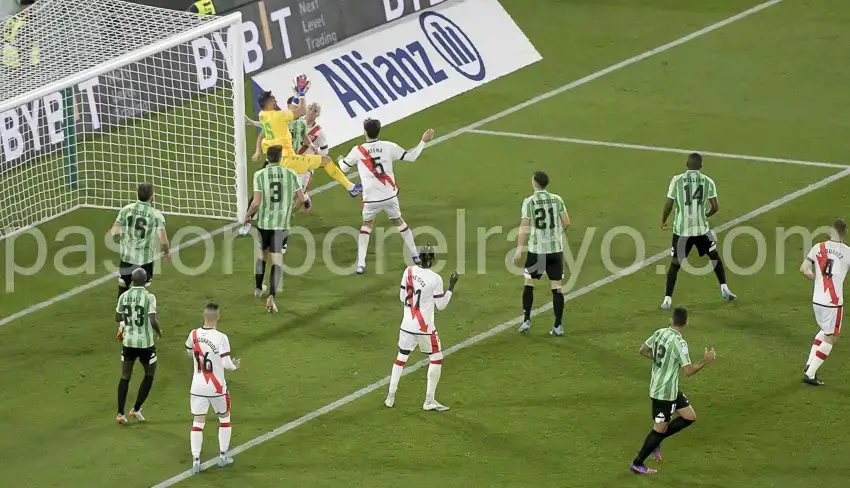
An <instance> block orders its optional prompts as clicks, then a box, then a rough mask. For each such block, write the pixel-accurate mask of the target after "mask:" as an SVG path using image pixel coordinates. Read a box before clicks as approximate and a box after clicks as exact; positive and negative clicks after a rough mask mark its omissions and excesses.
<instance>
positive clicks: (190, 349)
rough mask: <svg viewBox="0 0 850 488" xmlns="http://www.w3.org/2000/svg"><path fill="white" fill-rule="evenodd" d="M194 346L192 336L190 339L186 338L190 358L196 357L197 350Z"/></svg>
mask: <svg viewBox="0 0 850 488" xmlns="http://www.w3.org/2000/svg"><path fill="white" fill-rule="evenodd" d="M192 346H194V342H193V341H192V334H189V337H187V338H186V355H187V356H189V357H190V358H194V357H195V348H194V347H192Z"/></svg>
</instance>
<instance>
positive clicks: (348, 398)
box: [154, 0, 850, 488]
mask: <svg viewBox="0 0 850 488" xmlns="http://www.w3.org/2000/svg"><path fill="white" fill-rule="evenodd" d="M780 2H782V0H771V1H769V2H765V3H762V4H760V5H757V6H755V7H753V8H751V9H749V10H745V11H743V12H741V13H739V14H737V15H734V16H732V17H729V18H728V19H726V20H723V21H720V22H718V23H716V24H713V25H710V26H708V27H706V28H704V29H700V30H698V31H696V32H694V33H692V34H689V35H687V36H685V37H682V38H680V39H677V40H675V41H673V42H670V43H668V44H665V45H663V46H660V47H657V48H655V49H653V50H651V51H647V52H645V53H643V54H640V55H638V56H635V57H632V58H629V59H627V60H625V61H622V62H620V63H617V64H615V65H612V66H609V67H608V68H605V69H603V70H602V71H598V72H596V73H594V74H592V75H589V76H586V77H584V78H581V79H579V80H576V81H574V82H572V83H570V84H568V85H564V86H562V87H560V88H558V89H555V90H552V91H550V92H548V93H545V94H543V95H540V96H537V97H535V98H532V99H530V100H528V101H526V102H523V103H521V104H519V105H515V106H513V107H511V108H509V109H507V110H503V111H502V112H499V113H497V114H495V115H492V116H490V117H487V118H486V119H482V120H479V121H478V122H475V123H472V124H470V125H468V126H466V127H464V128H462V129H458V130H456V131H454V132H451V133H449V134H446V135H444V136H442V137H438V138H436V139H434V141H432V142H431V144H432V145H433V144H439V143H441V142H444V141H447V140H450V139H453V138H455V137H457V136H459V135H461V134H463V133H465V132H469V131H471V130H474V129H477V128H478V127H481V126H482V125H484V124H487V123H490V122H492V121H494V120H498V119H500V118H502V117H505V116H507V115H510V114H513V113H515V112H517V111H519V110H522V109H523V108H526V107H529V106H531V105H534V104H536V103H540V102H542V101H544V100H547V99H549V98H551V97H553V96H555V95H558V94H560V93H563V92H565V91H568V90H571V89H573V88H576V87H578V86H581V85H584V84H585V83H589V82H591V81H593V80H595V79H597V78H600V77H602V76H604V75H606V74H608V73H611V72H613V71H617V70H619V69H622V68H625V67H626V66H629V65H632V64H634V63H636V62H638V61H642V60H644V59H646V58H648V57H650V56H654V55H656V54H658V53H661V52H664V51H667V50H669V49H672V48H674V47H676V46H679V45H681V44H684V43H686V42H688V41H690V40H693V39H696V38H698V37H700V36H703V35H705V34H708V33H709V32H712V31H714V30H717V29H719V28H721V27H724V26H726V25H729V24H731V23H733V22H736V21H738V20H741V19H743V18H746V17H748V16H750V15H752V14H754V13H756V12H760V11H761V10H764V9H766V8H768V7H771V6H773V5H776V4H778V3H780ZM848 174H850V169H847V170H845V171H842V172H841V173H838V174H836V175H833V176H830V177H829V178H825V179H823V180H821V181H819V182H817V183H813V184H811V185H809V186H807V187H805V188H803V189H802V190H798V191H796V192H794V193H790V194H788V195H786V196H784V197H782V198H780V199H778V200H774V201H773V202H771V203H769V204H767V205H765V206H763V207H761V208H759V209H756V210H754V211H752V212H750V213H748V214H746V215H743V216H741V217H739V218H737V219H735V220H732V221H730V222H728V223H727V224H724V225H722V226H720V227H718V229H717V230H718V231H722V230H724V229H727V228H728V227H730V226H732V225H736V224H737V223H739V222H743V221H745V220H749V219H751V218H753V217H756V216H758V215H761V214H762V213H764V212H767V211H769V210H772V209H774V208H776V207H778V206H780V205H783V204H784V203H787V202H789V201H791V200H793V199H795V198H798V197H800V196H802V195H805V194H806V193H809V192H812V191H815V190H817V189H819V188H821V187H823V186H825V185H828V184H829V183H831V182H833V181H835V180H837V179H839V178H843V177H844V176H847V175H848ZM329 185H330V186H333V185H332V184H329ZM665 255H667V252H661V253H658V254H656V255H655V256H652V257H651V258H649V259H645V260H644V261H642V262H640V263H637V264H635V265H633V266H631V267H629V268H627V269H625V270H623V271H621V272H619V273H616V274H613V275H610V276H608V277H606V278H604V279H602V280H599V281H597V282H595V283H592V284H590V285H588V286H585V287H584V288H581V289H579V290H576V291H574V292H571V293H569V294H568V295H566V296H565V297H564V300H565V301H568V300H574V299H576V298H578V297H580V296H583V295H585V294H587V293H589V292H591V291H593V290H595V289H597V288H599V287H601V286H603V285H606V284H608V283H611V282H613V281H616V280H618V279H620V278H622V277H623V276H627V275H629V274H632V273H634V272H635V271H637V270H639V269H641V268H644V267H646V266H649V265H650V264H652V263H655V262H657V261H658V260H660V259H662V258H663V257H664V256H665ZM551 308H552V303H551V302H550V303H548V304H546V305H544V306H542V307H539V308H537V309H535V310H534V311H533V312H532V314H533V315H537V314H540V313H542V312H545V311H547V310H549V309H551ZM521 320H522V316H520V317H516V318H514V319H512V320H509V321H508V322H505V323H503V324H501V325H498V326H496V327H494V328H492V329H490V330H488V331H487V332H484V333H482V334H479V335H476V336H473V337H470V338H469V339H466V340H465V341H463V342H461V343H459V344H455V345H454V346H452V347H450V348H448V349H446V350H445V351H444V352H443V355H444V356H445V355H449V354H453V353H455V352H457V351H460V350H461V349H465V348H467V347H469V346H472V345H474V344H476V343H478V342H481V341H483V340H485V339H487V338H489V337H492V336H494V335H496V334H498V333H499V332H502V331H504V330H505V329H508V328H510V327H511V326H514V325H517V324H519V323H520V321H521ZM425 364H427V360H422V361H419V362H418V363H416V364H413V365H411V366H408V367H407V368H405V370H404V373H403V374H404V375H407V374H410V373H412V372H414V371H416V370H418V369H420V368H422V366H424V365H425ZM388 383H389V377H386V378H383V379H382V380H380V381H377V382H375V383H372V384H371V385H369V386H366V387H364V388H361V389H359V390H357V391H355V392H354V393H351V394H350V395H348V396H345V397H343V398H340V399H339V400H337V401H335V402H333V403H329V404H328V405H325V406H324V407H322V408H320V409H318V410H314V411H312V412H310V413H308V414H306V415H304V416H302V417H300V418H298V419H295V420H293V421H292V422H289V423H287V424H284V425H282V426H280V427H278V428H276V429H274V430H272V431H270V432H267V433H265V434H263V435H261V436H259V437H256V438H254V439H252V440H250V441H248V442H246V443H245V444H242V445H240V446H237V447H235V448H233V449H232V450H231V453H232V454H233V455H234V456H235V455H237V454H239V453H242V452H244V451H246V450H248V449H250V448H252V447H254V446H257V445H259V444H262V443H264V442H266V441H268V440H270V439H273V438H275V437H277V436H279V435H281V434H284V433H286V432H288V431H290V430H292V429H294V428H296V427H298V426H299V425H302V424H305V423H307V422H309V421H310V420H313V419H314V418H317V417H319V416H321V415H324V414H326V413H328V412H331V411H333V410H336V409H337V408H339V407H341V406H343V405H346V404H348V403H351V402H353V401H354V400H357V399H358V398H361V397H363V396H365V395H368V394H369V393H371V392H373V391H375V390H377V389H378V388H381V387H382V386H384V385H386V384H388ZM216 462H217V460H216V459H211V460H209V461H207V462H205V463H203V464H202V465H201V468H202V469H207V468H210V467H212V466H214V465H215V464H216ZM190 476H192V471H191V470H187V471H184V472H182V473H180V474H178V475H176V476H174V477H172V478H169V479H167V480H165V481H162V482H160V483H158V484H156V485H154V488H166V487H169V486H172V485H174V484H176V483H179V482H180V481H183V480H185V479H187V478H189V477H190Z"/></svg>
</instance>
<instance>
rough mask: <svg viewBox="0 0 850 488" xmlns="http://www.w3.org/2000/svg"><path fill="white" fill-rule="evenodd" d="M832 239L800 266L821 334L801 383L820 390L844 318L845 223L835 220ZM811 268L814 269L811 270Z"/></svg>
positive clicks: (849, 252) (849, 253)
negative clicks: (810, 290)
mask: <svg viewBox="0 0 850 488" xmlns="http://www.w3.org/2000/svg"><path fill="white" fill-rule="evenodd" d="M831 234H832V235H831V236H830V237H831V238H830V240H828V241H825V242H821V243H820V244H818V245H816V246H815V247H813V248H812V249H811V250H810V251H809V254H807V255H806V259H805V260H804V261H803V264H802V265H801V266H800V272H801V273H803V275H804V276H805V277H806V278H808V279H810V280H812V281H814V282H815V290H814V296H813V297H812V303H813V304H814V309H815V321H816V322H817V323H818V326H820V329H821V330H820V332H818V333H817V335H816V336H815V340H814V342H813V343H812V348H811V350H810V351H809V359H808V361H806V370H805V374H804V375H803V382H804V383H807V384H809V385H814V386H821V385H823V381H821V380H820V379H819V378H818V377H817V373H818V368H820V367H821V365H822V364H823V362H824V361H826V358H827V357H828V356H829V353H830V352H832V346H834V345H835V341H836V340H838V334H839V333H841V319H842V318H843V316H844V278H845V277H847V271H848V269H850V247H848V246H847V245H846V244H844V238H845V237H846V236H847V222H846V221H845V220H844V219H838V220H836V221H835V222H834V223H833V224H832V231H831ZM813 268H814V269H813Z"/></svg>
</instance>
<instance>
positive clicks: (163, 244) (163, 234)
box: [157, 217, 171, 261]
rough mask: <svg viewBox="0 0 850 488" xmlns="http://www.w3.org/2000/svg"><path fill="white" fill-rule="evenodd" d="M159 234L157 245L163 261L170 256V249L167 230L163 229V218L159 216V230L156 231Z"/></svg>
mask: <svg viewBox="0 0 850 488" xmlns="http://www.w3.org/2000/svg"><path fill="white" fill-rule="evenodd" d="M157 234H158V236H159V245H160V249H161V250H162V258H163V260H165V261H168V258H169V257H171V249H170V247H169V244H168V231H166V230H165V218H163V217H160V218H159V230H158V231H157Z"/></svg>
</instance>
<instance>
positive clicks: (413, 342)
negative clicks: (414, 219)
mask: <svg viewBox="0 0 850 488" xmlns="http://www.w3.org/2000/svg"><path fill="white" fill-rule="evenodd" d="M433 264H434V249H433V248H432V247H431V246H429V245H425V247H423V248H422V249H421V250H420V252H419V264H418V265H413V266H409V267H408V268H407V269H405V270H404V274H403V275H402V277H401V291H400V292H399V299H400V300H401V302H402V303H404V317H403V318H402V321H401V330H400V331H399V333H398V356H396V359H395V363H394V364H393V370H392V374H391V376H390V389H389V393H387V399H386V400H384V405H386V406H387V407H389V408H392V407H393V405H395V394H396V391H397V390H398V380H400V379H401V373H402V371H403V370H404V365H405V364H406V363H407V360H408V359H409V358H410V353H411V351H413V350H414V349H416V347H417V346H419V350H420V351H422V352H423V353H425V354H427V355H428V357H429V360H430V364H429V365H428V384H427V386H426V390H425V403H424V404H423V405H422V409H423V410H429V411H430V410H433V411H437V412H444V411H446V410H448V409H449V407H446V406H445V405H440V404H439V403H438V402H437V400H435V399H434V394H435V392H436V391H437V383H439V382H440V374H441V373H442V371H443V349H442V346H441V345H440V336H438V335H437V328H436V327H435V325H434V307H435V306H436V307H437V308H438V309H440V310H444V309H445V308H446V307H447V306H448V305H449V301H450V300H451V299H452V292H453V290H454V288H455V285H456V284H457V281H458V279H460V277H459V276H458V274H457V273H452V276H451V278H449V289H448V290H446V291H445V292H444V291H443V278H442V277H440V275H438V274H437V273H435V272H433V271H431V269H430V268H431V266H432V265H433Z"/></svg>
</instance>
